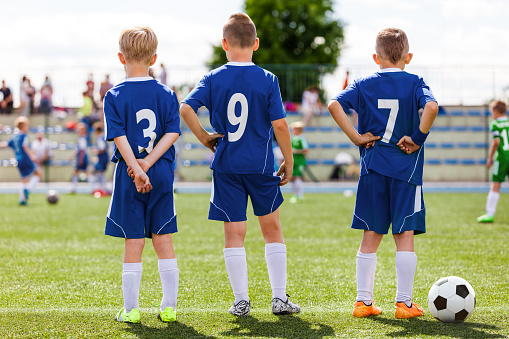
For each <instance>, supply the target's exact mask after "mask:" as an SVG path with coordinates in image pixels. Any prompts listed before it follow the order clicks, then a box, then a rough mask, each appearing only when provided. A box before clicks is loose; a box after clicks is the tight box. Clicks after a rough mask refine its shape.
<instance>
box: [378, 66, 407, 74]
mask: <svg viewBox="0 0 509 339" xmlns="http://www.w3.org/2000/svg"><path fill="white" fill-rule="evenodd" d="M378 72H379V73H390V72H403V70H402V69H401V68H396V67H391V68H382V69H380V70H379V71H378Z"/></svg>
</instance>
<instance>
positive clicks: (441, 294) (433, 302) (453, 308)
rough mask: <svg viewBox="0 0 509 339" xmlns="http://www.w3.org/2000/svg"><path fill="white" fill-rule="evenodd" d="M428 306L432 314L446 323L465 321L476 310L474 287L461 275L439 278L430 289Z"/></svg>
mask: <svg viewBox="0 0 509 339" xmlns="http://www.w3.org/2000/svg"><path fill="white" fill-rule="evenodd" d="M428 308H429V311H430V313H431V315H433V316H434V317H435V318H436V319H438V320H440V321H442V322H444V323H453V322H454V323H459V322H462V321H465V320H466V319H468V317H470V316H471V315H472V313H473V312H474V308H475V292H474V289H473V288H472V286H471V285H470V284H469V283H468V282H467V281H466V280H465V279H463V278H460V277H454V276H451V277H445V278H442V279H439V280H438V281H437V282H435V283H434V284H433V286H431V288H430V290H429V293H428Z"/></svg>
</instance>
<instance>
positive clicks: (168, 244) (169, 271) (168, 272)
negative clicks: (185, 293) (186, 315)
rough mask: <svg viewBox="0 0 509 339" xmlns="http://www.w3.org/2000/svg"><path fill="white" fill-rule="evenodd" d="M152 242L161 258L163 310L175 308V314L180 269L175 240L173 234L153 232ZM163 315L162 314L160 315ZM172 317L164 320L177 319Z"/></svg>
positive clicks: (159, 265)
mask: <svg viewBox="0 0 509 339" xmlns="http://www.w3.org/2000/svg"><path fill="white" fill-rule="evenodd" d="M152 244H153V245H154V249H155V251H156V254H157V257H158V258H159V261H158V267H159V276H160V278H161V285H162V288H163V298H162V300H161V311H165V310H166V308H167V307H171V308H172V309H173V312H170V313H173V315H174V314H175V313H174V312H176V310H177V296H178V287H179V269H178V266H177V259H176V258H175V251H174V249H173V240H172V236H171V234H161V235H158V234H152ZM160 317H161V315H160ZM171 318H172V319H164V317H161V319H162V320H163V321H175V318H174V317H171Z"/></svg>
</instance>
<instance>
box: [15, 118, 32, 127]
mask: <svg viewBox="0 0 509 339" xmlns="http://www.w3.org/2000/svg"><path fill="white" fill-rule="evenodd" d="M28 124H29V120H28V118H27V117H17V118H16V120H14V126H16V127H17V128H18V129H21V127H22V126H24V125H28Z"/></svg>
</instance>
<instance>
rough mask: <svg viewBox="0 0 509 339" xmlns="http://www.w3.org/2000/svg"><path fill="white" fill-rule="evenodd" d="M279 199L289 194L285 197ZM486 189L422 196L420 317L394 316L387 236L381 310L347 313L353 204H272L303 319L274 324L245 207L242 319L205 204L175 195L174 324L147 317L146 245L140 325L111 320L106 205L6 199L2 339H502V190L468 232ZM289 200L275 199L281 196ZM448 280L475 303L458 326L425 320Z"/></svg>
mask: <svg viewBox="0 0 509 339" xmlns="http://www.w3.org/2000/svg"><path fill="white" fill-rule="evenodd" d="M287 198H288V197H287ZM485 199H486V195H485V194H425V201H426V206H427V225H428V226H427V228H428V233H427V234H425V235H420V236H417V237H416V252H417V255H418V263H417V273H416V278H415V284H414V301H416V302H417V303H420V304H421V305H422V306H423V307H424V309H425V312H426V313H425V316H424V317H423V318H420V319H411V320H396V319H394V294H395V289H396V277H395V267H394V252H395V246H394V241H393V240H392V238H391V237H386V238H384V240H383V241H382V245H381V247H380V249H379V251H378V266H377V272H376V285H375V300H376V302H377V304H378V305H379V306H381V307H382V310H383V314H382V315H380V316H378V317H371V318H368V319H355V318H353V317H352V315H351V312H352V305H353V302H354V298H355V288H356V283H355V256H356V252H357V248H358V246H359V241H360V238H361V234H362V232H361V231H356V230H351V229H350V228H349V224H350V221H351V216H352V211H353V206H354V197H345V196H343V195H342V194H322V195H318V194H308V195H307V196H306V200H305V202H304V203H300V204H289V203H288V202H285V203H284V205H283V207H282V210H281V216H282V222H283V227H284V230H283V233H284V236H285V241H286V243H287V249H288V293H289V294H290V295H291V298H292V300H293V301H295V302H297V303H299V304H300V306H301V307H302V312H301V313H300V314H297V315H294V316H281V317H276V316H274V315H273V314H272V313H271V311H270V302H271V292H270V286H269V280H268V276H267V271H266V265H265V258H264V243H263V239H262V237H261V234H260V230H259V228H258V224H257V220H256V218H255V217H254V216H253V214H252V212H251V211H249V212H248V218H249V220H248V234H247V238H246V244H245V247H246V251H247V255H248V257H247V261H248V269H249V294H250V297H251V301H252V304H253V308H252V312H251V316H249V317H240V318H235V317H234V316H232V315H230V314H228V312H227V310H228V307H229V306H230V304H231V302H232V300H233V298H232V293H231V288H230V285H229V282H228V277H227V274H226V269H225V267H224V259H223V253H222V248H223V227H222V224H221V223H219V222H213V221H209V220H207V211H208V200H209V196H208V195H203V194H202V195H191V194H180V195H178V196H177V200H176V205H177V211H178V227H179V233H177V234H176V235H175V236H174V243H175V247H176V252H177V258H178V266H179V269H180V289H179V300H178V313H177V320H178V321H177V322H176V323H171V324H164V323H161V322H159V321H158V320H157V318H156V315H157V308H156V307H153V306H152V305H153V304H154V303H157V302H159V300H160V298H161V292H160V290H161V289H160V282H159V275H158V272H157V259H156V256H155V253H154V251H153V249H152V246H151V244H150V241H147V244H146V250H145V253H144V257H143V278H142V286H141V293H140V306H141V311H142V323H141V324H138V325H129V324H123V323H118V322H115V321H114V320H113V317H114V315H115V313H116V312H117V311H118V310H119V309H120V308H121V307H122V290H121V269H122V254H123V240H122V239H114V238H111V237H107V236H104V235H103V230H104V220H105V214H106V211H107V209H108V204H109V199H108V198H100V199H96V198H93V197H92V196H88V195H61V196H60V201H59V203H58V204H56V205H49V204H48V203H47V202H46V200H45V197H44V196H43V195H37V194H34V195H32V196H31V197H30V206H28V207H19V206H18V205H17V195H0V206H2V207H1V212H0V286H1V288H0V337H1V338H331V337H342V338H381V337H399V338H406V337H413V338H416V337H418V338H506V337H508V336H509V324H508V321H509V292H508V291H509V282H508V281H509V251H508V248H507V246H508V239H509V209H507V208H504V207H505V206H507V204H508V200H507V199H509V198H507V197H506V196H505V195H502V197H501V199H500V202H499V211H498V212H497V216H496V222H495V223H494V224H488V225H479V224H477V223H476V221H475V218H476V217H477V216H479V215H480V214H482V213H483V211H484V204H485ZM287 201H288V199H287ZM448 275H457V276H460V277H463V278H465V279H466V280H467V281H469V282H470V283H471V285H472V286H473V287H474V289H475V292H476V295H477V306H476V309H475V311H474V314H473V315H472V317H471V318H469V319H468V320H467V321H466V322H465V323H460V324H444V323H440V322H439V321H437V320H435V319H433V317H432V316H431V315H430V314H429V312H428V308H427V293H428V290H429V288H430V287H431V285H432V284H433V282H435V281H436V280H438V279H439V278H441V277H444V276H448Z"/></svg>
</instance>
